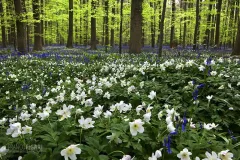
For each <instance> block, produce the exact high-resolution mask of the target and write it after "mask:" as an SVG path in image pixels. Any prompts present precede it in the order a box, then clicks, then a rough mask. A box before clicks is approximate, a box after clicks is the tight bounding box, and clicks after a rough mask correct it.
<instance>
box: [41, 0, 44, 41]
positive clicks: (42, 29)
mask: <svg viewBox="0 0 240 160" xmlns="http://www.w3.org/2000/svg"><path fill="white" fill-rule="evenodd" d="M43 7H44V1H43V0H41V14H42V15H43V14H44V10H43ZM43 25H44V21H43V19H41V41H42V46H44V39H43V38H44V36H43V34H44V28H43V27H44V26H43Z"/></svg>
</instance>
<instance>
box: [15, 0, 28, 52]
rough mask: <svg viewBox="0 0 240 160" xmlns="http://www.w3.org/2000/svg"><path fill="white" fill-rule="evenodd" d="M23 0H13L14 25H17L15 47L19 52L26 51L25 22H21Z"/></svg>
mask: <svg viewBox="0 0 240 160" xmlns="http://www.w3.org/2000/svg"><path fill="white" fill-rule="evenodd" d="M23 3H25V2H24V0H14V6H15V13H16V16H17V18H16V26H17V49H18V51H19V52H20V53H21V54H24V53H27V42H26V35H27V34H26V24H25V22H22V19H23V15H22V14H23V6H22V4H23Z"/></svg>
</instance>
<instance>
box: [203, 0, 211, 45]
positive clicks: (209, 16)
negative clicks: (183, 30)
mask: <svg viewBox="0 0 240 160" xmlns="http://www.w3.org/2000/svg"><path fill="white" fill-rule="evenodd" d="M212 1H213V0H210V2H211V3H212ZM208 10H209V13H208V16H207V29H206V31H205V37H204V44H205V45H206V47H207V49H208V48H209V44H210V33H211V29H210V28H211V11H212V4H209V7H208Z"/></svg>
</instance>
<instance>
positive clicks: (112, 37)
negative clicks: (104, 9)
mask: <svg viewBox="0 0 240 160" xmlns="http://www.w3.org/2000/svg"><path fill="white" fill-rule="evenodd" d="M112 14H113V17H112V28H111V40H110V41H111V42H110V43H111V46H112V47H114V24H115V23H114V21H115V18H114V16H115V5H114V6H113V8H112Z"/></svg>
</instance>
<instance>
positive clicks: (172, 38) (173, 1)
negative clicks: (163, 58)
mask: <svg viewBox="0 0 240 160" xmlns="http://www.w3.org/2000/svg"><path fill="white" fill-rule="evenodd" d="M175 11H176V3H175V0H172V20H171V35H170V47H171V48H172V45H173V41H174V36H175V35H174V34H175Z"/></svg>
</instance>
